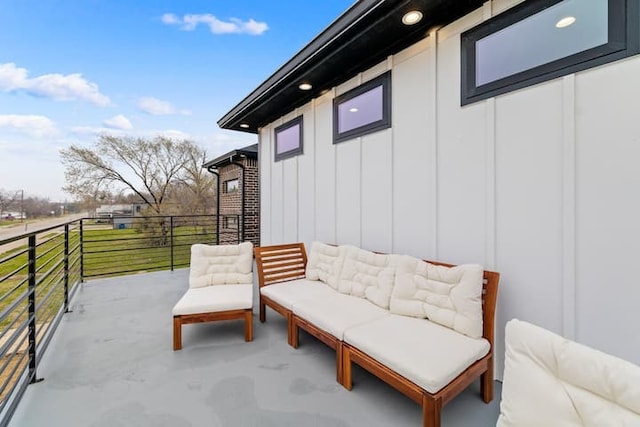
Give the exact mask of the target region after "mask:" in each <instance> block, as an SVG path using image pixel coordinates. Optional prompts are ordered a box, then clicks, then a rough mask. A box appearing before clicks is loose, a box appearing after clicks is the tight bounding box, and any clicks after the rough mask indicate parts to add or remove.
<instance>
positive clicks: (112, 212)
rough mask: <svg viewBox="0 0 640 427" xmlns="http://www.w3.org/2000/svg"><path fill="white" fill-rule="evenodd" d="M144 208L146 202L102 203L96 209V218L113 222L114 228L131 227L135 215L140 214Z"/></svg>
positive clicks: (100, 220)
mask: <svg viewBox="0 0 640 427" xmlns="http://www.w3.org/2000/svg"><path fill="white" fill-rule="evenodd" d="M143 209H144V204H142V203H129V204H109V205H100V207H99V208H97V209H96V220H97V221H98V222H110V223H112V224H113V228H130V227H131V226H132V224H133V217H135V216H137V215H140V212H141V211H142V210H143Z"/></svg>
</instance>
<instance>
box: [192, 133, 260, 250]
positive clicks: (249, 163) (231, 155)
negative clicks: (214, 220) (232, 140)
mask: <svg viewBox="0 0 640 427" xmlns="http://www.w3.org/2000/svg"><path fill="white" fill-rule="evenodd" d="M202 167H204V168H206V169H207V170H208V171H209V172H211V173H213V174H215V175H216V176H217V177H218V180H217V181H218V184H217V185H218V191H217V193H216V194H217V198H218V200H217V203H216V209H217V214H218V218H219V223H218V227H219V229H218V233H219V235H220V240H219V241H220V243H225V242H235V241H238V240H240V241H250V242H252V243H253V244H254V245H255V246H258V245H260V192H259V187H258V144H254V145H250V146H248V147H244V148H239V149H237V150H233V151H230V152H228V153H225V154H223V155H221V156H219V157H218V158H216V159H214V160H212V161H210V162H207V163H205V164H204V165H203V166H202Z"/></svg>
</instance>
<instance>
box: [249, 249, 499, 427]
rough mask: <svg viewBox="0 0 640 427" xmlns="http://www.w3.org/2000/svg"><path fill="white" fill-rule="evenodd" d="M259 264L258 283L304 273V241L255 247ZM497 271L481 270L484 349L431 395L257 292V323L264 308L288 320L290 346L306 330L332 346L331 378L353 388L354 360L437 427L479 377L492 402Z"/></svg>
mask: <svg viewBox="0 0 640 427" xmlns="http://www.w3.org/2000/svg"><path fill="white" fill-rule="evenodd" d="M254 254H255V259H256V264H257V268H258V281H259V286H260V288H262V287H263V286H268V285H271V284H274V283H279V282H284V281H289V280H295V279H301V278H304V277H305V268H306V264H307V255H306V251H305V247H304V244H303V243H293V244H286V245H274V246H263V247H257V248H254ZM427 262H430V263H432V264H437V265H443V266H447V267H453V265H452V264H446V263H442V262H434V261H427ZM499 280H500V273H497V272H494V271H487V270H485V271H484V280H483V291H482V320H483V334H482V335H483V337H484V338H485V339H486V340H487V341H489V343H490V345H491V346H490V349H489V353H488V354H487V355H486V356H484V357H483V358H482V359H480V360H478V361H476V362H475V363H474V364H472V365H471V366H469V367H468V368H467V369H466V370H464V371H463V372H462V373H461V374H460V375H458V376H457V377H456V378H455V379H453V380H452V381H451V382H450V383H449V384H447V385H446V386H445V387H443V388H442V389H441V390H440V391H438V392H437V393H435V394H432V393H429V392H427V391H426V390H424V389H423V388H421V387H420V386H419V385H417V384H415V383H414V382H412V381H410V380H408V379H407V378H404V377H403V376H401V375H399V374H398V373H396V372H395V371H393V370H392V369H390V368H388V367H387V366H385V365H383V364H382V363H380V362H378V361H377V360H375V359H374V358H372V357H371V356H369V355H367V354H366V353H364V352H362V351H360V350H359V349H357V348H355V347H353V346H350V345H348V344H346V343H344V342H342V341H341V340H339V339H337V338H336V337H334V336H333V335H331V334H329V333H327V332H325V331H323V330H322V329H320V328H318V327H317V326H315V325H313V324H312V323H310V322H308V321H306V320H304V319H302V318H300V317H298V316H296V315H295V314H293V313H292V312H291V311H290V310H288V309H287V308H285V307H283V306H281V305H280V304H278V303H276V302H275V301H273V300H272V299H270V298H268V297H265V296H263V295H262V293H260V303H259V305H260V322H264V321H265V320H266V312H265V310H266V306H269V307H270V308H272V309H273V310H274V311H276V312H277V313H279V314H281V315H282V316H284V317H285V318H286V319H287V341H288V343H289V344H290V345H291V346H293V347H294V348H297V347H298V335H299V329H303V330H305V331H307V332H308V333H309V334H311V335H312V336H314V337H316V338H317V339H319V340H320V341H322V342H323V343H325V344H326V345H328V346H329V347H331V348H332V349H335V350H336V379H337V381H338V382H339V383H340V384H341V385H343V386H344V387H345V388H346V389H347V390H351V389H352V385H353V381H352V369H351V367H352V363H356V364H357V365H359V366H361V367H362V368H364V369H365V370H367V371H369V372H370V373H371V374H373V375H375V376H377V377H378V378H380V379H381V380H383V381H385V382H386V383H387V384H389V385H390V386H392V387H393V388H395V389H396V390H398V391H399V392H401V393H403V394H404V395H406V396H407V397H409V398H410V399H412V400H413V401H415V402H416V403H418V404H419V405H422V424H423V427H439V426H440V415H441V411H442V407H443V406H444V405H446V404H447V403H449V402H450V401H451V400H452V399H453V398H454V397H455V396H456V395H458V394H459V393H461V392H462V391H463V390H464V389H465V388H466V387H467V386H469V385H470V384H471V383H472V382H473V381H475V380H476V379H477V378H478V377H480V388H481V395H482V400H483V401H484V402H485V403H489V402H491V401H492V400H493V388H494V384H493V381H494V372H493V371H494V368H493V351H494V347H495V339H494V330H495V310H496V301H497V296H498V282H499Z"/></svg>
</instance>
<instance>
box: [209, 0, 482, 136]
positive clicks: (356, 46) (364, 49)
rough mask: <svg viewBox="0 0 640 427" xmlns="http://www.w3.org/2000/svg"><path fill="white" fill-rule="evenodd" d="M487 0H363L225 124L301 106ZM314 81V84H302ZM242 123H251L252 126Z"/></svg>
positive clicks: (255, 122) (265, 118)
mask: <svg viewBox="0 0 640 427" xmlns="http://www.w3.org/2000/svg"><path fill="white" fill-rule="evenodd" d="M483 2H484V0H359V1H358V2H356V3H355V4H354V5H353V6H351V7H350V8H349V9H347V11H346V12H344V13H343V14H342V15H341V16H340V17H338V18H337V19H336V20H335V21H334V22H333V23H331V24H330V25H329V26H328V27H327V28H326V29H325V30H324V31H322V32H321V33H320V34H319V35H318V36H317V37H316V38H314V39H313V40H312V41H311V42H310V43H309V44H308V45H306V46H305V47H304V48H302V50H300V51H299V52H298V53H297V54H296V55H294V56H293V57H292V58H291V59H290V60H289V61H287V62H286V63H285V64H284V65H283V66H282V67H280V68H279V69H278V70H277V71H276V72H275V73H274V74H272V75H271V76H270V77H269V78H267V80H265V81H264V82H263V83H262V84H260V86H258V87H257V88H256V89H255V90H254V91H253V92H251V93H250V94H249V95H248V96H247V97H245V98H244V99H243V100H242V101H241V102H240V103H238V104H237V105H236V106H235V107H233V108H232V109H231V110H230V111H229V112H228V113H226V114H225V115H224V116H223V117H222V118H221V119H220V120H219V121H218V125H219V126H220V127H221V128H223V129H233V130H239V131H242V132H251V133H257V132H258V129H259V128H260V127H262V126H264V125H266V124H268V123H270V122H272V121H274V120H275V119H277V118H278V117H280V116H282V115H283V114H285V113H287V112H289V111H292V110H293V109H295V108H297V107H300V106H302V105H304V104H306V103H307V102H309V101H310V100H311V99H313V98H315V97H318V96H319V95H321V94H322V92H323V91H325V90H327V89H331V88H332V87H334V86H336V85H338V84H340V83H341V82H343V81H346V80H347V79H349V78H351V77H353V76H354V75H356V74H357V73H358V72H361V71H364V70H366V69H367V68H369V67H371V66H373V65H375V64H376V63H379V62H381V61H383V60H384V59H385V58H386V57H388V56H389V55H392V54H395V53H397V52H399V51H400V50H402V49H404V48H406V47H408V46H410V45H411V44H413V43H416V42H417V41H419V40H421V39H423V38H424V37H426V35H427V32H428V30H429V29H430V28H432V27H434V26H436V25H445V24H448V23H450V22H452V21H454V20H456V19H458V18H460V17H462V16H464V15H466V14H467V13H469V12H471V11H472V10H474V9H476V8H478V7H480V6H482V4H483ZM414 9H419V10H421V11H422V12H423V14H424V18H423V20H422V21H421V22H420V23H419V24H417V25H414V26H410V27H408V26H404V25H403V24H402V23H401V18H402V15H404V14H405V13H406V12H408V11H409V10H414ZM303 82H310V83H311V84H312V85H313V89H312V90H310V91H302V90H300V89H299V88H298V85H299V84H300V83H303ZM241 124H247V125H249V127H248V128H246V127H241V126H240V125H241Z"/></svg>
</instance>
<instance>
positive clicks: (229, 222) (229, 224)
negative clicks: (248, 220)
mask: <svg viewBox="0 0 640 427" xmlns="http://www.w3.org/2000/svg"><path fill="white" fill-rule="evenodd" d="M223 227H224V228H226V229H230V230H237V229H238V216H237V215H226V216H224V217H223Z"/></svg>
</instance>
